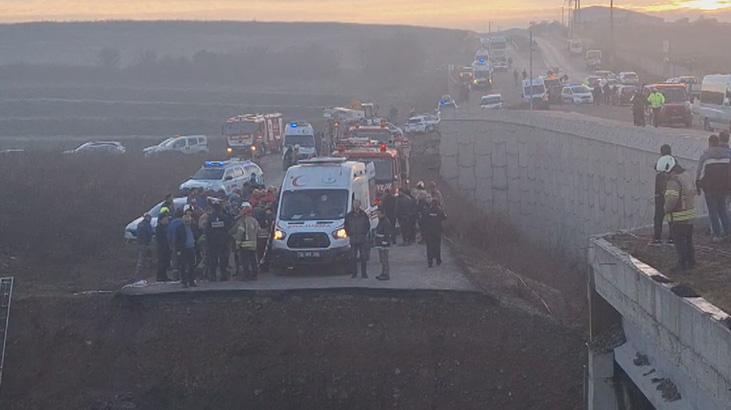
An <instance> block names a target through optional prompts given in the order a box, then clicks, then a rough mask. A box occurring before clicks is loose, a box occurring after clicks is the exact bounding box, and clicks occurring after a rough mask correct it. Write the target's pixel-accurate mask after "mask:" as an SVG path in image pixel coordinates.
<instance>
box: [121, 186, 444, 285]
mask: <svg viewBox="0 0 731 410" xmlns="http://www.w3.org/2000/svg"><path fill="white" fill-rule="evenodd" d="M278 195H279V193H278V191H277V189H275V188H271V187H270V188H268V189H263V188H253V189H252V190H250V191H247V192H241V190H238V189H237V190H235V191H234V192H232V193H231V194H230V195H228V196H224V197H221V196H219V197H214V196H209V195H207V193H205V192H203V191H201V190H193V191H191V192H190V193H189V194H188V196H187V199H186V203H185V205H184V206H183V207H180V206H177V207H176V204H175V201H174V199H173V197H172V195H167V196H166V197H165V199H164V201H163V204H162V206H161V208H160V211H159V214H158V215H157V225H156V226H155V228H154V232H153V227H152V224H151V221H152V215H150V214H149V213H146V214H145V215H144V217H143V220H142V221H141V222H140V223H139V224H138V226H137V246H138V252H137V266H136V282H135V284H136V285H145V284H146V281H145V280H144V278H145V276H146V272H145V270H146V265H147V264H146V262H147V260H148V256H147V255H148V254H149V253H151V252H150V251H151V250H152V249H153V248H154V249H155V250H156V255H157V267H156V272H157V274H156V280H157V281H158V282H168V281H170V280H178V279H179V280H180V282H181V284H182V286H183V287H186V288H187V287H195V286H197V284H196V280H197V279H198V278H205V279H207V280H209V281H227V280H229V279H230V277H231V275H230V264H231V259H232V258H231V255H232V254H233V260H234V266H235V272H234V276H238V277H239V279H241V280H256V279H257V276H258V274H259V272H260V271H265V270H267V268H268V255H267V250H268V246H269V240H270V238H271V235H272V229H273V226H274V219H275V215H276V207H277V204H278ZM443 200H444V199H443V196H442V193H441V192H440V191H439V189H437V185H436V183H435V182H430V183H429V186H428V187H426V186H425V184H424V183H423V182H421V181H420V182H419V183H417V184H416V187H415V188H413V189H409V188H408V187H402V188H399V190H398V194H396V193H395V192H393V191H392V190H391V189H386V191H385V192H384V196H383V198H382V201H381V203H380V205H379V207H378V225H377V227H376V230H375V235H371V225H370V217H369V216H368V214H367V213H366V212H365V211H364V209H363V207H362V205H361V203H360V202H359V201H357V200H355V201H353V204H352V210H351V211H350V212H349V213H348V214H347V215H346V218H345V227H344V229H345V230H346V233H347V235H348V238H349V239H350V245H351V252H352V255H351V259H350V260H351V266H349V267H348V268H349V270H350V272H351V274H352V277H353V278H357V277H358V270H359V268H360V276H361V277H363V278H367V277H368V273H367V266H368V260H369V256H370V250H371V248H372V247H375V248H376V249H377V251H378V256H379V263H380V265H381V273H380V275H378V276H376V279H378V280H389V279H390V265H389V248H390V247H391V246H393V245H396V244H397V237H398V236H400V237H401V246H410V245H413V244H414V243H416V242H417V231H418V232H420V239H419V240H418V243H420V244H424V245H425V246H426V255H427V266H428V267H430V268H431V267H432V266H433V265H434V263H435V262H436V264H437V265H441V263H442V256H441V241H442V222H443V221H444V220H445V219H446V214H445V213H444V211H443V210H442V206H441V204H442V203H443ZM396 226H398V227H399V229H398V231H397V229H396Z"/></svg>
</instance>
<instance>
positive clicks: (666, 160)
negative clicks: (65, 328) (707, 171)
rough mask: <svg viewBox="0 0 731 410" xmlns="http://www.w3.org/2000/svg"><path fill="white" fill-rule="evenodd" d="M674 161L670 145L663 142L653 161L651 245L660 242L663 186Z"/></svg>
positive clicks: (662, 217) (663, 208)
mask: <svg viewBox="0 0 731 410" xmlns="http://www.w3.org/2000/svg"><path fill="white" fill-rule="evenodd" d="M676 163H677V161H676V160H675V157H673V155H672V150H671V148H670V145H668V144H663V146H662V147H660V158H658V159H657V163H655V218H654V220H653V226H654V236H653V239H652V242H651V243H650V244H651V245H660V244H661V243H662V224H663V222H664V220H665V186H666V185H667V181H668V177H669V175H670V174H669V172H670V170H671V169H673V167H674V166H675V164H676ZM669 242H672V238H670V239H669Z"/></svg>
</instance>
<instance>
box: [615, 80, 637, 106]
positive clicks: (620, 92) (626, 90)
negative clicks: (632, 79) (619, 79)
mask: <svg viewBox="0 0 731 410" xmlns="http://www.w3.org/2000/svg"><path fill="white" fill-rule="evenodd" d="M638 89H639V87H637V86H636V85H619V86H617V87H616V88H615V92H616V93H617V95H616V96H615V98H614V99H613V100H612V101H614V102H615V104H617V105H627V104H631V103H632V97H633V96H634V95H635V92H636V91H637V90H638Z"/></svg>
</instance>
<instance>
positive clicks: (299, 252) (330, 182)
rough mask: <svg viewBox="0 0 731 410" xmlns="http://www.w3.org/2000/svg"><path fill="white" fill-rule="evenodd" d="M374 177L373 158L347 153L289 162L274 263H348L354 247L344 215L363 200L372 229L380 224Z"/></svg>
mask: <svg viewBox="0 0 731 410" xmlns="http://www.w3.org/2000/svg"><path fill="white" fill-rule="evenodd" d="M375 178H376V170H375V167H374V165H373V163H369V164H368V165H365V164H363V163H362V162H356V161H348V160H346V159H345V158H316V159H312V160H306V161H301V162H300V164H299V165H295V166H293V167H290V168H289V169H288V170H287V174H286V175H285V177H284V181H283V182H282V193H281V196H280V198H279V208H278V210H277V217H276V220H275V230H274V237H273V239H272V246H271V256H272V258H271V259H270V260H271V263H272V265H273V268H274V269H280V270H281V269H286V268H290V267H294V266H298V265H307V264H318V263H323V264H330V263H340V265H339V266H343V267H345V266H348V265H347V263H346V262H348V261H349V260H350V252H351V251H350V240H349V238H348V236H347V235H346V233H345V229H344V228H345V215H346V214H347V213H348V212H350V210H351V209H352V206H353V201H354V200H356V199H357V200H360V202H361V204H362V206H363V210H364V211H365V212H366V213H368V215H370V217H371V229H375V228H376V226H377V225H378V217H377V215H376V209H377V207H376V205H375V204H374V202H375V197H376V179H375Z"/></svg>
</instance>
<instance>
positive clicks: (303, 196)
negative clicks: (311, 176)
mask: <svg viewBox="0 0 731 410" xmlns="http://www.w3.org/2000/svg"><path fill="white" fill-rule="evenodd" d="M282 195H283V196H282V207H281V210H280V211H279V219H281V220H283V221H326V220H335V219H343V218H345V213H346V212H347V209H348V191H346V190H344V189H303V190H297V191H284V193H283V194H282Z"/></svg>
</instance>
